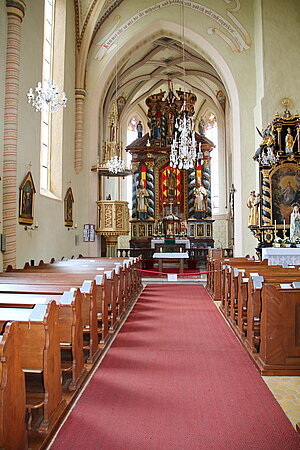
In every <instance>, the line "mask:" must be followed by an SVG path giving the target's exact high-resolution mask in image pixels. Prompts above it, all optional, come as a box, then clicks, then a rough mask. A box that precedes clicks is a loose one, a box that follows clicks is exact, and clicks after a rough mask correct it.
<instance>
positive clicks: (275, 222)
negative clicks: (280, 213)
mask: <svg viewBox="0 0 300 450" xmlns="http://www.w3.org/2000/svg"><path fill="white" fill-rule="evenodd" d="M275 231H276V220H275Z"/></svg>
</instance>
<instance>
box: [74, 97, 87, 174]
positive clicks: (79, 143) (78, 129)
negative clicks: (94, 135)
mask: <svg viewBox="0 0 300 450" xmlns="http://www.w3.org/2000/svg"><path fill="white" fill-rule="evenodd" d="M85 94H86V92H85V90H84V89H76V90H75V162H74V165H75V172H76V173H79V172H80V171H81V169H82V152H83V108H84V97H85Z"/></svg>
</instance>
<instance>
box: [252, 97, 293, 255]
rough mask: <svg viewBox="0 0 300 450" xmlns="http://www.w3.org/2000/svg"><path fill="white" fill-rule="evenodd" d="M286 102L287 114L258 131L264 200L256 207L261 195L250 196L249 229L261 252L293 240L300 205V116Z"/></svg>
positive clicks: (259, 162)
mask: <svg viewBox="0 0 300 450" xmlns="http://www.w3.org/2000/svg"><path fill="white" fill-rule="evenodd" d="M282 103H283V106H284V108H285V109H284V111H283V113H282V114H281V115H279V114H278V113H276V114H275V117H274V119H273V121H272V122H271V123H269V124H268V126H267V127H266V129H265V130H263V131H262V132H260V131H259V130H258V131H259V133H260V135H261V138H262V141H261V144H260V145H259V147H258V149H257V150H256V152H255V155H254V157H253V158H254V160H255V161H257V162H258V164H259V175H260V176H259V180H260V192H259V195H260V197H259V202H258V204H256V203H255V201H256V199H257V194H255V192H252V193H250V196H249V199H248V203H247V206H248V208H249V220H248V226H249V227H250V230H251V231H252V233H253V234H254V236H255V237H256V238H257V239H258V240H259V244H258V249H260V248H261V247H268V246H270V245H275V244H276V245H278V242H279V240H280V241H282V242H285V241H287V240H291V238H292V237H293V234H294V229H293V226H291V218H293V217H294V216H293V215H292V214H293V213H294V209H295V206H297V207H298V205H299V203H300V189H299V188H300V139H299V137H300V117H299V114H298V113H296V114H292V113H291V111H290V110H289V109H288V106H289V101H288V99H284V101H283V102H282ZM256 207H257V210H256ZM297 207H296V210H297ZM295 239H296V238H295Z"/></svg>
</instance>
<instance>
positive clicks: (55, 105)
mask: <svg viewBox="0 0 300 450" xmlns="http://www.w3.org/2000/svg"><path fill="white" fill-rule="evenodd" d="M27 98H28V103H30V104H31V105H32V106H33V107H34V108H35V110H36V111H45V110H47V108H49V109H50V112H51V113H53V112H57V111H59V110H60V109H61V108H65V107H66V104H67V100H68V99H67V96H66V94H65V92H63V93H62V95H60V90H59V89H58V87H57V86H56V85H55V84H54V83H52V82H51V81H50V80H48V81H46V88H45V89H43V88H42V83H41V82H39V83H38V85H37V87H36V88H35V93H34V92H33V89H32V88H30V89H29V91H28V93H27Z"/></svg>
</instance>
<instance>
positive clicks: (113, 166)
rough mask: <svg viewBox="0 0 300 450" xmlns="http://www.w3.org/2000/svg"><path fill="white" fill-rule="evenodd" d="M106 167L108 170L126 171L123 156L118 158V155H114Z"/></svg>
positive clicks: (115, 171) (114, 171)
mask: <svg viewBox="0 0 300 450" xmlns="http://www.w3.org/2000/svg"><path fill="white" fill-rule="evenodd" d="M106 167H107V169H108V171H109V172H112V173H118V172H124V171H125V163H124V161H123V160H122V159H121V158H118V156H117V155H115V156H113V157H112V158H111V159H110V160H108V161H107V163H106Z"/></svg>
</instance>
